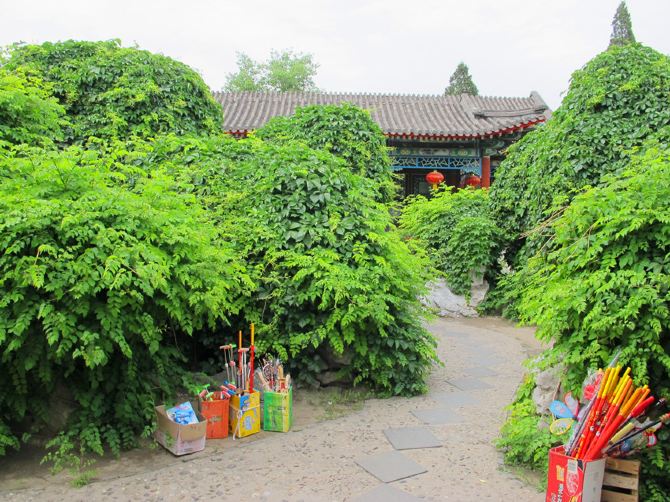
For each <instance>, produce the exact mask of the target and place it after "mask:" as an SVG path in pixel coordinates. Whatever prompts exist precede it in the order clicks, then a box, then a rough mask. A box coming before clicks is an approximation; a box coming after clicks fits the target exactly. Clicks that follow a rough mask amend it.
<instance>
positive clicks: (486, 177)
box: [482, 155, 491, 188]
mask: <svg viewBox="0 0 670 502" xmlns="http://www.w3.org/2000/svg"><path fill="white" fill-rule="evenodd" d="M490 186H491V157H489V156H488V155H487V156H485V157H482V188H489V187H490Z"/></svg>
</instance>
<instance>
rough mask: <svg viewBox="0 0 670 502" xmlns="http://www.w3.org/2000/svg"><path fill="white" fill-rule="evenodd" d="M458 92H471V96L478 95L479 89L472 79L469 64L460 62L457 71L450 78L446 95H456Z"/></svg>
mask: <svg viewBox="0 0 670 502" xmlns="http://www.w3.org/2000/svg"><path fill="white" fill-rule="evenodd" d="M458 94H469V95H470V96H477V95H478V94H479V90H478V89H477V86H476V85H475V83H474V82H473V81H472V77H471V76H470V70H469V69H468V65H466V64H465V63H460V64H459V65H458V66H457V67H456V71H454V73H453V74H452V75H451V77H450V78H449V87H447V88H446V89H445V90H444V95H445V96H455V95H458Z"/></svg>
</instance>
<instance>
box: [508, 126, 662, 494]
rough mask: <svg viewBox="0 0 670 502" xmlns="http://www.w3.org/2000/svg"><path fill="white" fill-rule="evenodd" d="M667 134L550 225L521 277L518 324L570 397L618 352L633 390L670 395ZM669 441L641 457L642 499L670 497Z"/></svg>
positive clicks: (577, 199)
mask: <svg viewBox="0 0 670 502" xmlns="http://www.w3.org/2000/svg"><path fill="white" fill-rule="evenodd" d="M668 133H670V130H666V131H662V132H661V134H660V135H659V136H660V137H661V138H663V141H661V142H656V141H654V140H650V141H649V142H648V143H647V144H646V145H645V148H644V150H643V151H642V152H639V153H637V154H635V155H634V156H633V157H632V160H631V162H630V163H629V165H628V166H627V167H626V168H625V169H624V170H623V172H622V173H621V174H620V175H619V176H614V175H610V176H608V177H606V178H605V179H604V182H603V183H602V184H601V185H600V186H598V187H594V188H589V189H587V190H586V191H584V192H583V193H582V194H580V195H578V196H577V197H575V198H574V200H573V201H572V203H571V204H570V206H569V207H567V209H566V210H565V211H564V213H563V214H562V215H561V217H560V218H558V219H556V221H554V222H553V223H552V225H551V231H552V233H553V234H554V242H553V243H552V251H551V252H549V253H546V254H545V253H538V254H537V255H536V256H535V257H533V258H532V259H531V260H530V261H529V263H528V266H527V267H526V269H525V273H526V274H527V278H526V280H525V286H524V290H523V292H522V297H521V302H520V304H519V309H520V311H521V314H522V319H523V320H524V321H525V322H528V323H533V324H536V325H537V326H538V331H537V334H538V336H539V337H540V338H541V339H543V340H552V341H553V348H552V349H550V351H549V353H548V354H547V355H546V356H547V360H554V361H556V360H561V361H562V362H563V363H564V364H566V367H567V374H566V381H565V384H566V385H567V387H568V388H569V389H571V390H573V391H576V390H578V389H579V386H580V384H581V382H582V381H583V379H584V377H585V376H586V371H587V370H588V369H589V368H596V367H604V365H606V364H607V361H608V360H609V359H610V357H611V355H612V354H613V352H614V351H615V350H616V349H617V348H618V347H620V348H621V349H622V350H621V359H620V362H621V363H622V364H626V365H630V366H631V367H632V374H633V375H634V377H635V380H636V383H637V384H638V385H641V384H644V383H648V384H649V386H650V388H651V389H652V392H653V393H654V396H656V397H657V398H658V397H661V396H665V397H670V290H669V288H668V285H669V284H670V258H669V257H670V254H669V251H670V209H669V207H668V203H667V201H668V200H669V198H670V146H669V143H668V142H667V140H665V138H668V137H670V136H669V135H668ZM669 439H670V434H668V431H666V430H662V431H661V432H659V442H660V445H659V447H657V448H656V449H654V450H652V451H651V452H650V453H649V454H646V455H644V461H643V474H644V475H643V476H642V479H643V488H642V492H641V493H642V495H643V498H644V499H646V500H659V501H660V500H665V497H666V496H665V495H664V494H667V493H668V492H669V491H670V482H669V480H668V477H667V469H668V466H669V465H670V442H669V441H668V440H669ZM521 446H522V445H521V444H519V447H521Z"/></svg>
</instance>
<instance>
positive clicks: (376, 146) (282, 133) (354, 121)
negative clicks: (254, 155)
mask: <svg viewBox="0 0 670 502" xmlns="http://www.w3.org/2000/svg"><path fill="white" fill-rule="evenodd" d="M256 134H257V136H258V137H260V138H262V139H263V140H265V141H271V142H275V143H290V142H294V141H299V142H302V143H305V144H306V145H307V146H309V147H310V148H313V149H318V150H326V151H328V152H330V153H332V154H333V155H335V156H337V157H341V158H342V159H344V161H345V162H346V163H347V165H348V166H349V168H350V169H351V170H352V171H353V172H354V173H355V174H358V175H360V176H363V177H365V178H368V179H371V180H374V181H375V183H376V184H377V191H378V192H379V194H378V195H377V196H376V197H375V198H376V199H377V200H379V201H381V202H388V201H390V200H391V199H392V198H393V196H394V194H395V191H396V187H395V184H394V182H393V176H392V172H391V160H390V158H389V156H388V152H387V147H386V140H385V138H384V134H383V132H382V130H381V128H380V127H379V125H378V124H377V123H376V122H375V121H374V120H372V117H370V113H369V112H368V111H366V110H362V109H360V108H358V107H356V106H354V105H351V104H348V103H344V104H342V105H340V106H335V105H329V106H306V107H304V108H298V109H297V110H296V112H295V114H294V115H293V116H292V117H290V118H286V117H276V118H273V119H271V120H270V121H269V122H268V123H267V124H266V125H265V126H264V127H262V128H261V129H259V130H258V131H257V132H256Z"/></svg>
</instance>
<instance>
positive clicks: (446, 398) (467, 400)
mask: <svg viewBox="0 0 670 502" xmlns="http://www.w3.org/2000/svg"><path fill="white" fill-rule="evenodd" d="M431 397H432V398H433V399H434V400H435V401H437V402H439V403H441V404H444V405H445V406H446V407H447V408H460V407H462V406H465V405H468V404H478V403H480V402H481V399H478V398H477V397H475V396H473V395H472V394H470V393H469V392H463V391H460V390H459V391H457V392H440V393H439V394H435V395H434V396H431Z"/></svg>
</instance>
